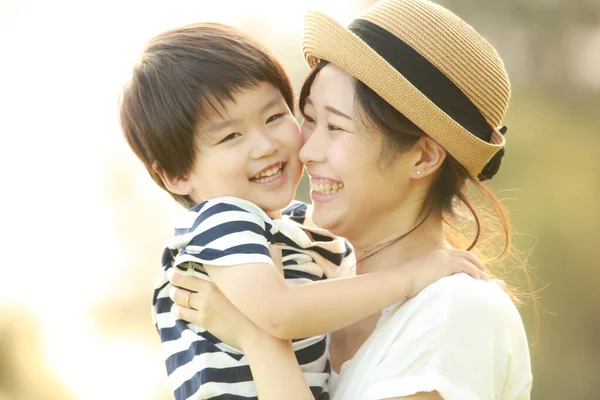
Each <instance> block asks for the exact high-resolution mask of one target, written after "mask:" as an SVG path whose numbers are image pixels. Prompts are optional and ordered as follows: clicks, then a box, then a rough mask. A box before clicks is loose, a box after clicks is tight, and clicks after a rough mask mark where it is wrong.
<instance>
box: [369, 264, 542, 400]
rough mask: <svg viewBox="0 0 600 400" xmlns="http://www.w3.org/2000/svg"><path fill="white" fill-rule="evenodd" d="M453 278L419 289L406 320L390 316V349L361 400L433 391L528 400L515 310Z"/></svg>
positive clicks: (497, 292) (450, 398)
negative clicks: (417, 300)
mask: <svg viewBox="0 0 600 400" xmlns="http://www.w3.org/2000/svg"><path fill="white" fill-rule="evenodd" d="M458 278H459V279H454V280H453V282H454V283H453V284H452V285H449V284H447V283H440V284H439V285H438V288H434V289H433V290H432V291H430V293H423V292H422V294H423V295H424V296H425V299H424V301H421V303H420V304H419V306H418V307H415V308H414V309H413V310H409V311H410V312H409V314H411V315H410V316H409V318H408V319H406V318H400V319H397V320H396V321H395V320H394V319H395V316H392V317H391V318H390V320H389V322H388V325H387V326H386V327H385V328H386V330H390V336H389V337H390V339H389V343H390V344H389V349H388V351H387V352H386V353H385V355H384V356H383V357H382V360H381V361H380V362H379V363H378V365H377V370H376V371H374V372H373V374H372V376H373V377H375V378H374V379H373V380H372V382H371V383H370V384H369V385H368V386H367V387H366V389H365V390H366V392H365V394H364V396H362V397H361V398H365V399H367V398H368V399H387V398H394V397H403V396H410V395H414V394H416V393H419V392H432V391H437V392H438V393H440V395H441V396H442V397H443V398H444V399H447V400H480V399H510V400H514V399H529V395H530V390H531V380H532V377H531V367H530V358H529V348H528V344H527V337H526V335H525V330H524V328H523V323H522V320H521V317H520V315H519V313H518V311H517V309H516V308H515V306H514V305H513V303H512V301H511V300H510V298H509V297H508V296H507V295H506V294H505V293H504V292H503V291H502V290H501V289H500V288H499V287H497V286H496V285H495V284H494V283H491V282H482V281H475V280H474V279H472V278H470V277H467V276H466V275H465V276H461V277H458ZM444 279H446V278H444ZM457 281H458V284H456V283H457ZM434 285H436V284H434ZM439 286H442V287H439ZM444 286H446V287H444ZM428 289H429V288H427V289H425V291H427V290H428ZM425 291H424V292H425ZM420 295H421V294H420ZM428 296H429V298H428Z"/></svg>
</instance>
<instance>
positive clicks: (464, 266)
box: [402, 249, 491, 298]
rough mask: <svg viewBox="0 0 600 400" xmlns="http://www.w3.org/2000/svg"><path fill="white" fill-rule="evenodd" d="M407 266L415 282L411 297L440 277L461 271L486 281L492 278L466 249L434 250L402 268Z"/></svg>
mask: <svg viewBox="0 0 600 400" xmlns="http://www.w3.org/2000/svg"><path fill="white" fill-rule="evenodd" d="M407 268H409V269H410V270H411V271H410V274H411V276H412V282H413V285H412V290H411V291H410V294H409V298H410V297H414V296H416V295H417V294H418V293H419V292H420V291H421V290H423V289H425V288H426V287H427V286H429V285H431V284H432V283H433V282H435V281H437V280H438V279H440V278H443V277H444V276H449V275H453V274H456V273H460V272H464V273H467V274H469V275H470V276H472V277H473V278H475V279H483V280H484V281H489V280H490V279H491V278H490V276H489V275H488V274H487V273H486V272H485V267H484V266H483V264H481V262H480V261H479V260H478V259H477V257H475V255H473V253H471V252H469V251H466V250H453V249H440V250H434V251H432V252H429V253H427V254H426V255H424V256H422V257H418V258H415V259H414V260H411V261H409V263H408V265H406V266H405V268H402V269H404V270H406V269H407Z"/></svg>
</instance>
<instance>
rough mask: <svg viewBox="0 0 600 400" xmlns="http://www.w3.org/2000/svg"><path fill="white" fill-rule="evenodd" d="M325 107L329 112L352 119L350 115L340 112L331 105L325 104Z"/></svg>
mask: <svg viewBox="0 0 600 400" xmlns="http://www.w3.org/2000/svg"><path fill="white" fill-rule="evenodd" d="M325 109H326V110H327V111H329V112H330V113H332V114H335V115H338V116H340V117H342V118H346V119H349V120H350V121H352V117H350V116H348V115H346V114H344V113H343V112H341V111H340V110H338V109H336V108H333V107H331V106H325Z"/></svg>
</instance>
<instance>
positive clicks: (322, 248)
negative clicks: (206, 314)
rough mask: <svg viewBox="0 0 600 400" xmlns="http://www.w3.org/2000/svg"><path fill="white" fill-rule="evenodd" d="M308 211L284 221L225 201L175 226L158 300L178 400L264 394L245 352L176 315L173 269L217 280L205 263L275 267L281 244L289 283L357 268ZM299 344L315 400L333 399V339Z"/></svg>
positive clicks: (156, 314)
mask: <svg viewBox="0 0 600 400" xmlns="http://www.w3.org/2000/svg"><path fill="white" fill-rule="evenodd" d="M307 210H308V206H307V205H306V204H304V203H300V202H294V203H293V204H292V205H291V206H290V207H288V208H287V209H285V210H284V211H283V213H282V214H283V217H282V218H281V219H272V218H270V217H269V216H268V215H267V214H266V213H265V212H264V211H263V210H262V209H261V208H259V207H258V206H256V205H255V204H253V203H251V202H249V201H246V200H242V199H239V198H235V197H223V198H218V199H213V200H209V201H205V202H203V203H201V204H198V205H197V206H195V207H193V208H191V209H190V210H188V211H187V212H186V213H185V214H183V215H182V218H181V219H180V220H179V221H178V222H177V223H176V227H175V237H174V239H173V241H172V242H171V243H170V244H169V245H168V247H167V248H166V249H165V250H164V252H163V257H162V267H163V270H162V273H161V275H160V277H159V279H158V280H157V282H156V284H155V287H154V294H153V299H152V317H153V322H154V324H155V326H156V329H157V330H158V333H159V335H160V340H161V344H162V353H163V357H164V360H165V363H166V367H167V374H168V381H169V386H170V388H171V391H172V392H173V395H174V397H175V399H177V400H183V399H232V400H233V399H256V398H257V394H256V388H255V385H254V382H253V379H252V374H251V373H250V367H249V365H248V361H247V360H246V358H245V357H244V355H243V354H242V353H241V352H240V351H239V350H237V349H235V348H233V347H231V346H228V345H227V344H225V343H222V342H221V341H220V340H219V339H217V338H216V337H215V336H213V335H211V334H210V333H209V332H208V331H206V330H205V329H203V328H202V327H200V326H197V325H194V324H191V323H188V322H186V321H183V320H180V319H177V318H176V317H175V316H174V315H173V314H172V313H171V306H172V305H173V301H172V300H171V299H170V298H169V288H170V286H171V284H170V283H169V282H168V280H167V276H166V272H167V270H168V269H169V268H172V267H176V268H178V269H180V270H181V271H182V272H183V273H187V274H191V275H195V276H197V277H200V278H203V279H207V280H210V277H209V276H208V275H207V273H206V271H205V270H204V268H203V267H202V264H204V263H206V264H210V265H216V266H228V265H238V264H248V263H270V264H272V263H273V261H272V260H271V257H270V252H269V244H278V245H279V246H280V247H281V250H282V264H283V274H284V278H285V279H286V281H287V282H288V283H289V284H290V285H292V286H293V285H298V284H303V283H308V282H313V281H318V280H321V279H326V278H327V276H331V275H332V274H333V273H335V271H336V270H337V268H338V267H339V266H340V265H342V264H343V263H344V264H345V263H351V262H352V261H353V253H352V250H351V248H350V246H349V245H348V244H347V243H346V242H345V241H344V240H342V239H340V238H338V237H336V236H333V235H331V234H330V233H328V232H327V231H324V230H322V229H319V228H317V227H315V226H314V225H312V222H311V220H310V215H309V214H310V213H308V212H307ZM292 345H293V348H294V352H295V354H296V358H297V359H298V363H299V364H300V367H301V369H302V371H303V373H304V376H305V378H306V380H307V382H308V384H309V386H310V389H311V391H312V392H313V395H314V396H315V398H316V399H319V400H327V399H329V394H328V390H327V380H328V378H329V372H330V367H329V360H328V351H327V340H326V335H321V336H316V337H310V338H305V339H297V340H294V341H293V343H292Z"/></svg>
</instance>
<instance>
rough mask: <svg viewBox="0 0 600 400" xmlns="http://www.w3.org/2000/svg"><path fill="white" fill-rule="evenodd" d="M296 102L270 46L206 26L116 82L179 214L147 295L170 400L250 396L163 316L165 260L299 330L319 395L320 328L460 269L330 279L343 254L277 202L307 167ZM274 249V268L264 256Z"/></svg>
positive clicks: (225, 359)
mask: <svg viewBox="0 0 600 400" xmlns="http://www.w3.org/2000/svg"><path fill="white" fill-rule="evenodd" d="M293 101H294V96H293V91H292V87H291V84H290V81H289V79H288V77H287V76H286V74H285V72H284V70H283V68H282V66H281V65H280V64H279V62H278V61H277V60H276V59H275V58H274V57H273V56H272V55H271V53H270V52H269V51H268V50H267V49H265V48H264V47H263V46H262V45H261V44H259V43H257V42H256V41H255V40H253V39H252V38H250V37H249V36H247V35H245V34H244V33H242V32H240V31H238V30H236V29H234V28H232V27H228V26H224V25H220V24H214V23H201V24H195V25H190V26H185V27H182V28H178V29H175V30H172V31H168V32H165V33H163V34H160V35H158V36H156V37H155V38H153V39H152V40H151V41H150V42H149V43H148V45H147V47H146V49H145V50H144V53H143V56H142V59H141V61H140V62H139V64H138V65H137V66H136V67H135V69H134V71H133V76H132V79H131V81H130V82H129V83H128V85H127V86H126V87H125V88H124V91H123V95H122V99H121V105H120V117H121V125H122V129H123V132H124V134H125V137H126V139H127V141H128V143H129V145H130V146H131V148H132V149H133V151H134V152H135V153H136V154H137V156H138V157H139V158H140V159H141V160H142V162H143V163H144V165H145V166H146V168H147V170H148V172H149V173H150V175H151V176H152V178H153V179H154V181H155V182H156V183H157V184H158V185H159V186H161V187H162V188H163V189H165V190H167V191H168V192H169V193H170V194H171V195H172V196H173V197H174V198H175V199H176V200H177V201H178V202H179V203H180V204H182V205H183V206H184V207H186V208H189V210H188V211H187V212H186V213H185V214H183V215H182V218H181V220H180V221H178V222H177V223H176V227H175V238H174V240H173V241H172V242H171V243H170V244H169V245H168V247H167V249H165V251H164V253H163V259H162V265H163V271H162V273H161V275H160V277H159V279H158V281H157V283H156V286H155V289H154V294H153V320H154V323H155V325H156V328H157V330H158V333H159V335H160V338H161V342H162V349H163V354H164V358H165V362H166V366H167V373H168V375H169V385H170V387H171V389H172V391H173V393H174V396H175V398H176V399H206V398H219V399H240V398H256V391H255V388H254V384H253V381H252V376H251V373H250V369H249V367H248V363H247V362H246V361H245V359H244V358H243V354H241V353H240V351H238V350H236V349H234V348H232V347H230V346H228V345H226V344H225V343H222V342H221V341H220V340H219V339H218V338H216V337H215V336H213V335H211V334H210V333H209V332H207V331H206V330H204V329H202V328H201V327H199V326H196V325H194V324H190V323H188V322H186V321H182V320H178V319H177V318H176V317H175V316H174V315H173V314H172V313H171V312H170V310H171V307H172V305H173V302H172V301H171V299H170V298H169V288H170V283H169V282H168V279H167V275H166V274H167V271H168V270H169V269H170V268H172V267H176V268H178V269H180V270H182V271H185V272H186V273H189V274H193V275H196V276H198V277H202V278H205V279H210V280H212V281H213V282H214V283H215V284H216V285H217V286H218V288H219V289H220V290H221V291H222V292H223V293H224V294H225V296H227V297H228V299H229V300H230V301H231V302H232V303H233V304H234V305H235V306H236V307H238V308H239V309H240V310H241V311H242V312H243V313H244V314H246V315H247V316H248V317H249V318H250V319H251V320H252V321H254V323H256V324H257V325H258V326H259V327H261V328H262V329H264V330H266V331H267V332H269V333H271V334H272V335H275V336H278V337H280V338H287V339H299V338H302V339H299V340H295V341H294V343H293V346H294V350H295V352H296V356H297V358H298V362H299V363H300V365H301V367H302V370H303V372H304V375H305V377H306V379H307V381H308V383H309V386H310V387H311V390H312V391H313V394H314V396H315V398H319V399H321V398H323V399H326V398H328V394H327V379H328V376H329V361H328V359H327V345H326V336H325V334H326V333H327V332H331V331H334V330H336V329H339V328H341V327H343V326H345V325H348V324H350V323H352V322H355V321H357V320H359V319H362V318H364V317H366V316H368V315H370V314H373V313H375V312H378V311H379V310H381V309H383V308H385V307H387V306H390V305H391V304H393V303H395V302H397V301H401V300H404V299H406V298H407V297H410V296H412V295H414V294H416V293H418V291H419V290H420V289H422V288H423V287H425V286H426V285H427V284H429V283H431V282H433V281H435V280H436V279H438V278H440V277H442V276H444V275H448V274H451V273H453V272H461V271H464V270H465V268H464V267H463V266H461V265H462V264H461V265H458V264H457V266H456V268H454V267H448V268H446V269H447V270H446V271H440V268H436V267H434V266H433V267H430V266H431V264H430V263H429V264H426V265H415V267H414V268H402V269H392V270H390V271H382V272H377V273H372V274H367V275H364V276H360V277H352V278H345V279H330V280H326V279H325V278H326V277H327V276H329V277H331V275H332V274H333V273H334V272H335V271H336V269H337V268H338V267H339V266H340V265H341V264H342V263H343V262H344V260H351V259H352V251H351V249H350V247H349V246H348V245H346V243H345V242H344V241H343V240H341V239H339V238H337V237H335V236H333V235H331V234H329V233H327V232H325V231H323V230H320V229H318V228H316V227H309V226H308V225H309V224H308V222H309V221H308V219H309V218H307V214H309V212H308V211H307V207H306V205H303V204H299V203H294V204H293V205H292V206H290V207H288V208H287V209H285V210H283V209H284V208H285V207H286V206H288V205H289V204H290V203H291V202H292V200H293V198H294V195H295V192H296V187H297V185H298V182H299V179H300V177H301V174H302V168H303V166H302V163H301V162H300V160H299V158H298V153H299V150H300V146H301V139H300V134H299V130H298V126H297V123H296V121H295V118H294V115H293V109H294V106H293ZM341 189H342V188H334V189H332V188H323V190H324V191H327V192H329V193H331V191H332V190H341ZM282 210H283V211H282ZM273 244H277V246H278V247H279V248H280V249H281V252H282V264H283V271H281V270H279V269H278V268H277V266H275V265H274V263H273V261H272V258H271V255H270V246H271V245H273ZM421 264H423V263H421ZM473 269H475V267H473ZM466 272H469V273H471V274H474V275H477V273H476V272H474V271H473V270H468V271H466ZM316 281H320V282H316ZM305 283H308V284H305ZM323 304H327V307H324V306H323Z"/></svg>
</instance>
